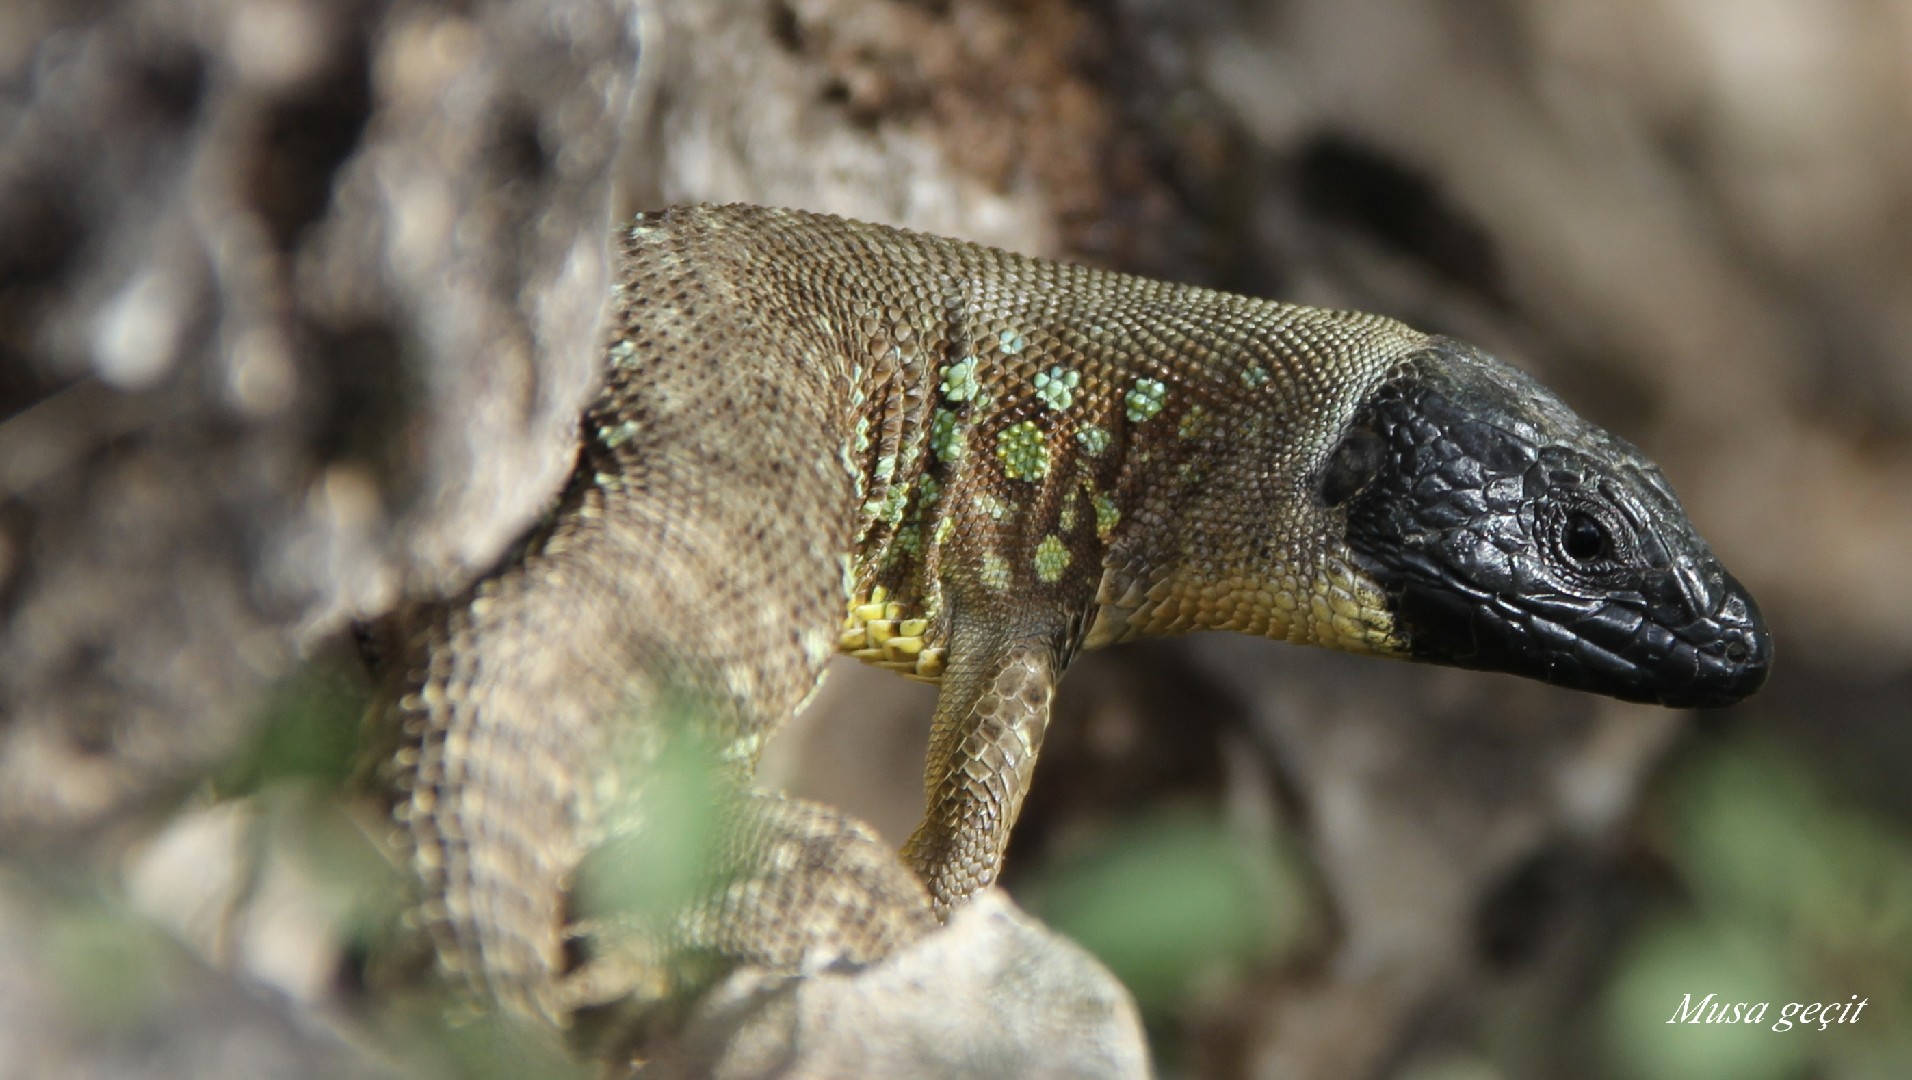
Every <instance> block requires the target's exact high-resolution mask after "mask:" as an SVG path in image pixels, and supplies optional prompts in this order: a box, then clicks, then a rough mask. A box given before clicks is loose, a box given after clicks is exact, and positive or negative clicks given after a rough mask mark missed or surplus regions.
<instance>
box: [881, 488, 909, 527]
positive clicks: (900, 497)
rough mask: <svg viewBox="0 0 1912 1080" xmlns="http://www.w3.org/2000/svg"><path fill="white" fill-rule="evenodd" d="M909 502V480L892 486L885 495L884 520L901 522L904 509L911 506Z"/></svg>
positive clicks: (891, 522)
mask: <svg viewBox="0 0 1912 1080" xmlns="http://www.w3.org/2000/svg"><path fill="white" fill-rule="evenodd" d="M909 504H910V485H909V481H907V480H905V481H903V482H902V483H900V484H895V485H893V486H891V488H890V490H889V491H888V492H886V493H885V494H884V496H883V508H882V511H881V515H882V518H883V520H884V521H887V522H889V523H890V524H891V525H896V524H900V523H901V522H902V520H903V511H904V510H906V509H908V508H909Z"/></svg>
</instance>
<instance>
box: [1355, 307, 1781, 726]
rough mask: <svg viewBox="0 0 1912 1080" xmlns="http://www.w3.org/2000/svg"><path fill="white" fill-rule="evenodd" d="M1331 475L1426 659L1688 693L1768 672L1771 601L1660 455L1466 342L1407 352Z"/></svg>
mask: <svg viewBox="0 0 1912 1080" xmlns="http://www.w3.org/2000/svg"><path fill="white" fill-rule="evenodd" d="M1317 483H1318V488H1317V490H1318V492H1319V494H1320V498H1321V500H1322V503H1323V504H1325V506H1326V507H1328V508H1329V511H1330V512H1331V513H1334V512H1337V511H1338V512H1340V513H1345V515H1346V517H1345V521H1346V534H1345V535H1346V542H1347V548H1348V552H1349V554H1350V555H1351V557H1352V560H1353V562H1354V564H1355V565H1356V566H1357V567H1359V568H1360V570H1361V572H1362V573H1363V574H1365V575H1367V576H1368V577H1370V578H1371V579H1372V581H1373V583H1374V585H1375V587H1376V588H1377V589H1378V591H1379V592H1380V593H1381V594H1382V595H1383V596H1384V597H1385V598H1386V603H1387V605H1388V607H1389V614H1390V616H1391V618H1392V621H1393V624H1394V625H1393V630H1394V635H1395V637H1396V638H1397V640H1399V641H1400V642H1401V644H1402V645H1403V646H1404V647H1405V651H1406V653H1407V655H1409V656H1411V657H1413V658H1415V659H1420V660H1428V661H1433V662H1436V663H1444V664H1452V665H1456V666H1459V667H1466V668H1477V669H1481V670H1486V671H1504V672H1512V673H1514V674H1518V675H1525V676H1529V677H1531V678H1537V679H1541V680H1543V681H1546V682H1550V683H1555V684H1558V685H1561V686H1566V687H1572V688H1574V689H1579V690H1589V691H1593V692H1596V693H1603V694H1609V695H1612V696H1614V697H1618V698H1624V699H1627V700H1630V701H1649V702H1659V703H1661V704H1664V705H1669V706H1681V707H1688V706H1720V705H1726V704H1730V703H1732V702H1735V701H1738V700H1740V699H1741V698H1744V697H1746V696H1747V695H1748V694H1751V693H1752V692H1753V691H1754V690H1756V689H1758V688H1759V686H1760V684H1761V683H1762V682H1764V681H1765V678H1766V671H1767V668H1768V666H1769V664H1770V662H1771V659H1772V643H1771V638H1770V637H1769V636H1768V634H1767V632H1766V627H1765V624H1764V622H1763V621H1762V620H1761V618H1760V614H1759V609H1758V608H1757V607H1756V606H1755V605H1754V603H1753V599H1752V597H1751V596H1749V595H1748V594H1747V592H1746V590H1745V589H1744V588H1743V587H1742V586H1741V585H1740V584H1739V582H1737V581H1735V580H1734V579H1733V577H1732V575H1730V574H1728V573H1727V572H1726V571H1725V569H1724V568H1723V567H1721V566H1720V563H1719V560H1718V559H1717V558H1715V557H1714V556H1713V553H1712V552H1711V551H1710V550H1708V548H1707V546H1706V543H1705V541H1703V540H1701V539H1700V537H1699V535H1698V534H1697V533H1696V532H1695V531H1694V530H1693V526H1692V523H1691V522H1689V521H1688V520H1687V516H1686V513H1685V512H1684V511H1683V510H1682V509H1681V508H1680V504H1679V502H1678V501H1677V500H1676V499H1675V498H1674V496H1673V491H1672V489H1671V488H1669V487H1668V486H1667V483H1666V479H1665V477H1663V476H1662V475H1661V474H1660V470H1659V469H1658V468H1657V467H1656V466H1654V465H1653V463H1652V462H1650V461H1648V460H1647V459H1646V457H1645V456H1644V455H1642V454H1641V453H1640V451H1639V450H1637V449H1635V448H1634V447H1633V446H1632V445H1630V444H1628V443H1627V442H1625V441H1623V440H1621V439H1619V438H1616V437H1615V436H1613V435H1610V434H1608V433H1607V432H1605V431H1603V430H1601V429H1600V428H1597V427H1595V426H1593V425H1592V424H1589V423H1587V422H1586V421H1584V420H1582V419H1581V418H1580V417H1578V416H1576V415H1575V414H1574V413H1573V412H1572V411H1571V410H1569V409H1568V408H1567V407H1566V406H1565V405H1563V404H1562V403H1561V402H1560V400H1559V399H1558V398H1556V397H1554V396H1553V395H1552V394H1551V393H1549V392H1548V391H1547V390H1546V389H1545V388H1543V387H1541V386H1540V385H1539V384H1538V383H1535V382H1534V381H1533V380H1532V379H1530V378H1528V377H1527V376H1526V375H1523V374H1521V373H1520V372H1519V371H1516V370H1515V369H1513V368H1511V367H1509V366H1507V365H1506V364H1503V363H1501V362H1500V361H1498V360H1495V359H1494V358H1492V357H1490V356H1488V355H1486V354H1484V353H1482V352H1480V351H1478V350H1476V349H1473V348H1472V347H1470V346H1466V345H1463V344H1461V343H1459V342H1455V341H1451V340H1447V339H1435V341H1434V343H1433V345H1432V347H1431V348H1429V349H1428V350H1426V351H1424V352H1421V353H1419V354H1417V355H1416V356H1414V357H1412V358H1411V359H1409V360H1407V361H1405V362H1404V363H1402V364H1400V365H1399V366H1397V367H1396V368H1394V369H1393V371H1392V372H1390V373H1389V375H1388V376H1387V377H1386V378H1384V379H1383V381H1382V382H1381V383H1380V385H1379V386H1378V387H1376V389H1375V390H1374V391H1373V392H1372V393H1371V394H1370V395H1369V397H1368V398H1367V400H1366V401H1365V402H1363V403H1362V405H1361V406H1360V407H1359V408H1358V409H1357V410H1356V412H1355V414H1354V416H1353V419H1352V422H1351V423H1350V424H1349V426H1348V427H1347V429H1346V430H1345V431H1344V432H1343V433H1342V436H1341V438H1340V440H1339V441H1338V442H1337V443H1336V445H1335V446H1334V448H1333V449H1332V450H1331V451H1330V452H1329V454H1328V455H1327V457H1326V459H1325V463H1324V464H1323V466H1322V467H1321V469H1320V472H1319V474H1318V477H1317Z"/></svg>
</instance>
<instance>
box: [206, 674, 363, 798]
mask: <svg viewBox="0 0 1912 1080" xmlns="http://www.w3.org/2000/svg"><path fill="white" fill-rule="evenodd" d="M368 697H369V689H368V687H367V686H366V685H365V675H364V671H363V668H362V667H361V666H359V665H357V664H354V663H352V662H349V661H346V660H315V661H312V662H310V663H305V664H300V665H299V666H297V667H295V668H293V669H292V671H291V672H290V673H288V674H287V675H286V677H285V678H283V679H280V680H279V682H278V683H277V684H276V685H274V686H273V687H272V689H271V690H270V691H269V692H268V693H267V694H266V697H265V701H264V703H263V704H262V705H261V707H260V710H259V711H260V721H259V723H258V724H257V725H256V726H255V729H254V730H255V731H256V732H257V733H258V734H257V736H256V737H255V738H254V739H253V741H252V744H251V745H250V746H248V747H247V748H246V749H245V750H244V751H243V752H242V753H240V754H238V755H237V756H236V757H234V759H233V760H232V761H231V762H230V763H229V764H228V765H227V766H226V768H225V769H224V770H223V771H221V772H220V774H219V775H218V776H217V777H215V778H214V781H213V785H214V788H215V789H216V790H217V791H218V793H219V794H220V795H222V796H238V795H249V794H253V793H255V792H257V791H259V790H260V789H262V788H264V787H266V786H268V785H270V784H273V783H275V782H278V781H283V780H289V779H307V780H311V781H314V782H315V783H317V784H318V785H320V786H323V787H327V788H336V787H338V786H340V785H342V784H343V783H344V782H345V780H346V778H347V776H348V775H349V774H350V772H351V770H352V766H353V763H354V762H355V760H356V756H357V754H358V753H359V740H360V736H361V734H362V732H361V722H362V717H363V716H364V713H365V704H366V701H367V698H368Z"/></svg>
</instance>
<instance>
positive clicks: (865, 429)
mask: <svg viewBox="0 0 1912 1080" xmlns="http://www.w3.org/2000/svg"><path fill="white" fill-rule="evenodd" d="M869 448H870V418H869V417H867V416H865V417H862V418H861V419H859V420H857V422H856V452H857V453H859V454H861V453H864V452H865V451H867V450H869Z"/></svg>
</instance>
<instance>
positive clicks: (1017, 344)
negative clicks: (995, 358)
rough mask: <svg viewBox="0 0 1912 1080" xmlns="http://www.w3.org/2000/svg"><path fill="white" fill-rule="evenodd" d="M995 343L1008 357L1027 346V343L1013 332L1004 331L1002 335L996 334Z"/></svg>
mask: <svg viewBox="0 0 1912 1080" xmlns="http://www.w3.org/2000/svg"><path fill="white" fill-rule="evenodd" d="M996 343H997V344H999V345H1001V346H1002V351H1003V352H1005V353H1008V354H1009V355H1010V356H1014V355H1016V354H1017V353H1019V352H1021V351H1022V349H1023V346H1025V345H1027V344H1028V342H1026V341H1024V340H1023V337H1022V335H1021V334H1018V333H1016V332H1015V331H1014V330H1004V331H1003V332H1002V333H1000V334H997V335H996Z"/></svg>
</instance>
